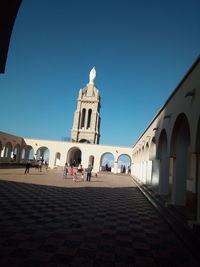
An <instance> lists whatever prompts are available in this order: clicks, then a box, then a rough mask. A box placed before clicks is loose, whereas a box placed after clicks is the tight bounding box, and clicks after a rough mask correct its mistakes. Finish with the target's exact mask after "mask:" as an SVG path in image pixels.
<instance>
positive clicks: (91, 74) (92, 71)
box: [89, 67, 96, 84]
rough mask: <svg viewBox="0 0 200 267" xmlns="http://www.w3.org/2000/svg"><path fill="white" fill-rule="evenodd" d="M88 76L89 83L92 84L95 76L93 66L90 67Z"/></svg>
mask: <svg viewBox="0 0 200 267" xmlns="http://www.w3.org/2000/svg"><path fill="white" fill-rule="evenodd" d="M89 78H90V81H89V84H94V79H95V78H96V70H95V67H93V69H91V71H90V75H89Z"/></svg>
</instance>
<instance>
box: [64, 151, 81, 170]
mask: <svg viewBox="0 0 200 267" xmlns="http://www.w3.org/2000/svg"><path fill="white" fill-rule="evenodd" d="M81 156H82V153H81V150H80V149H79V148H78V147H72V148H71V149H70V150H69V151H68V153H67V163H68V164H69V165H74V166H78V165H79V164H80V163H81Z"/></svg>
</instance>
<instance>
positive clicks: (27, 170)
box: [24, 160, 31, 174]
mask: <svg viewBox="0 0 200 267" xmlns="http://www.w3.org/2000/svg"><path fill="white" fill-rule="evenodd" d="M30 167H31V162H30V160H27V162H26V165H25V172H24V174H27V173H29V169H30Z"/></svg>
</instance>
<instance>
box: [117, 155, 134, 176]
mask: <svg viewBox="0 0 200 267" xmlns="http://www.w3.org/2000/svg"><path fill="white" fill-rule="evenodd" d="M117 167H118V172H119V173H130V171H131V157H130V156H129V155H127V154H121V155H119V157H118V159H117Z"/></svg>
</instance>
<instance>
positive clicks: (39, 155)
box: [35, 146, 50, 162]
mask: <svg viewBox="0 0 200 267" xmlns="http://www.w3.org/2000/svg"><path fill="white" fill-rule="evenodd" d="M49 154H50V151H49V149H48V147H46V146H41V147H39V148H38V150H37V151H36V153H35V158H36V160H39V159H41V160H42V161H47V162H49Z"/></svg>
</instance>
